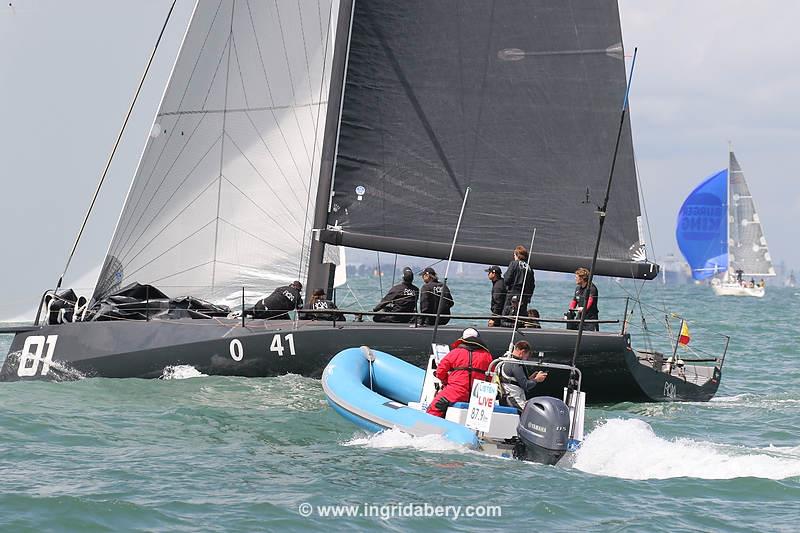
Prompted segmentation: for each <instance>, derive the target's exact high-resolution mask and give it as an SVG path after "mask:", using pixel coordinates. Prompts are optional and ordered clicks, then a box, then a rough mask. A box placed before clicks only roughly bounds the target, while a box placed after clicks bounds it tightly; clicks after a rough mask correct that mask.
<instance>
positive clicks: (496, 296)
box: [490, 277, 506, 326]
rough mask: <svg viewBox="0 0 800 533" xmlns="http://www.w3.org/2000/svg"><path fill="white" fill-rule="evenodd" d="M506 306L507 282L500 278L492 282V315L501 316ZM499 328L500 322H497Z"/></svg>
mask: <svg viewBox="0 0 800 533" xmlns="http://www.w3.org/2000/svg"><path fill="white" fill-rule="evenodd" d="M505 305H506V282H505V281H503V278H500V277H498V278H497V279H495V280H494V281H493V282H492V303H491V305H490V310H491V312H492V315H497V316H500V315H502V314H503V308H504V307H505ZM495 325H496V326H499V325H500V323H499V322H495Z"/></svg>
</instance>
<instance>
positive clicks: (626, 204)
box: [317, 0, 658, 279]
mask: <svg viewBox="0 0 800 533" xmlns="http://www.w3.org/2000/svg"><path fill="white" fill-rule="evenodd" d="M345 9H346V7H345ZM621 40H622V37H621V30H620V24H619V13H618V9H617V5H616V2H615V1H614V0H603V1H596V0H569V1H559V2H552V1H545V0H538V1H529V0H504V1H500V2H497V1H489V2H487V1H483V0H466V1H464V0H443V1H437V2H429V1H424V0H411V1H404V2H392V1H389V0H370V1H368V2H367V1H356V2H354V5H353V6H352V21H351V32H350V42H349V50H348V56H347V60H346V71H345V73H344V95H343V98H342V106H341V117H340V120H339V121H338V127H339V134H338V136H331V135H327V136H326V139H325V144H326V152H327V153H331V152H335V153H336V159H335V167H334V169H333V191H332V200H331V202H330V209H329V212H328V214H327V220H325V221H324V222H325V224H324V226H323V224H320V223H319V222H320V221H319V220H318V221H317V228H319V229H321V230H323V231H321V237H320V240H321V241H322V242H325V243H332V244H342V245H346V246H352V247H357V248H366V249H373V250H380V251H388V252H397V253H403V254H409V255H417V256H425V257H435V258H446V257H447V253H448V250H449V240H450V237H451V235H452V231H451V226H452V224H453V221H455V220H456V219H457V217H458V210H459V206H460V203H461V201H460V200H461V198H462V197H463V192H464V190H465V188H466V187H468V186H469V187H471V188H472V190H473V195H474V196H473V198H474V199H473V200H472V201H471V205H470V207H469V209H468V213H467V216H466V217H465V220H464V223H463V226H462V229H461V235H460V236H459V242H458V244H457V246H456V250H455V255H454V258H455V259H458V260H462V261H468V262H478V263H500V264H502V263H504V262H506V261H508V259H509V254H510V250H512V249H513V247H514V246H515V245H517V244H520V243H526V242H528V239H529V236H530V234H531V230H532V228H536V230H537V233H536V242H535V245H534V254H533V258H532V264H533V266H534V267H535V268H539V269H544V270H554V271H564V272H569V271H573V270H574V269H575V268H577V267H579V266H588V264H589V262H590V256H591V251H592V249H593V247H594V234H595V233H594V228H595V227H596V224H597V218H596V217H597V214H596V211H597V205H598V204H599V203H601V202H602V196H603V193H604V191H605V185H606V180H607V177H608V171H609V169H610V168H611V158H612V156H613V151H614V143H615V139H616V134H617V129H618V123H619V109H620V106H621V103H622V99H623V96H624V93H625V66H624V61H623V54H622V45H621ZM334 76H335V74H334ZM331 101H334V100H333V94H332V96H331ZM330 111H331V109H330V108H329V112H330ZM330 120H331V118H330V115H329V126H330ZM331 144H333V145H334V146H335V148H334V149H331V147H330V146H331ZM323 170H324V164H323ZM322 181H323V179H320V182H322ZM614 181H615V187H614V189H613V191H612V193H611V205H612V206H613V209H612V210H611V211H610V212H609V213H608V215H607V221H606V226H605V227H606V230H605V234H604V235H603V241H602V243H601V247H600V255H599V260H598V263H597V268H596V271H597V274H600V275H613V276H620V277H632V278H645V279H650V278H653V277H655V275H656V273H657V271H658V269H657V266H656V265H653V264H651V263H648V262H646V260H645V257H644V250H643V242H642V238H641V237H640V232H639V229H638V228H639V226H638V218H639V216H640V210H639V196H638V187H637V182H636V174H635V166H634V160H633V146H632V140H631V132H630V123H629V121H628V120H627V119H626V122H625V125H624V131H623V134H622V139H621V144H620V150H619V156H618V160H617V164H616V171H615V179H614Z"/></svg>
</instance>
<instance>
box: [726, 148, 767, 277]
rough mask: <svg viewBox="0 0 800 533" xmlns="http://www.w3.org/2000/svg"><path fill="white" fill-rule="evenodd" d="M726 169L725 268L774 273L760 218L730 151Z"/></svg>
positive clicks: (739, 167)
mask: <svg viewBox="0 0 800 533" xmlns="http://www.w3.org/2000/svg"><path fill="white" fill-rule="evenodd" d="M728 172H729V181H728V206H729V207H728V215H729V216H728V271H729V272H731V273H735V272H736V271H737V270H741V271H742V272H743V273H744V274H745V275H748V276H774V275H775V269H774V268H773V266H772V258H771V257H770V255H769V248H768V247H767V239H766V238H765V237H764V231H763V229H762V228H761V220H760V219H759V218H758V213H757V212H756V206H755V202H753V196H752V195H751V194H750V189H749V188H748V187H747V182H746V181H745V179H744V172H742V167H741V166H739V162H738V161H737V160H736V156H735V155H734V154H733V151H731V152H730V165H729V167H728Z"/></svg>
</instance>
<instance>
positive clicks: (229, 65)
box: [94, 0, 335, 301]
mask: <svg viewBox="0 0 800 533" xmlns="http://www.w3.org/2000/svg"><path fill="white" fill-rule="evenodd" d="M331 14H332V13H331V0H294V1H291V2H289V1H279V2H251V1H239V0H201V1H200V2H199V3H198V5H197V7H196V9H195V12H194V15H193V18H192V21H191V24H190V26H189V29H188V31H187V34H186V37H185V40H184V43H183V46H182V48H181V51H180V54H179V56H178V59H177V62H176V64H175V68H174V71H173V73H172V76H171V79H170V82H169V85H168V87H167V89H166V91H165V94H164V97H163V100H162V103H161V107H160V109H159V111H158V115H157V117H156V119H155V122H154V125H153V128H152V133H151V135H150V139H149V141H148V144H147V147H146V149H145V151H144V154H143V156H142V159H141V161H140V163H139V167H138V169H137V172H136V175H135V178H134V180H133V183H132V186H131V189H130V192H129V194H128V197H127V200H126V202H125V207H124V209H123V211H122V214H121V216H120V220H119V222H118V225H117V228H116V231H115V233H114V237H113V239H112V241H111V245H110V247H109V252H108V255H107V257H106V260H105V264H104V268H103V270H102V273H101V275H100V278H99V280H98V283H97V287H96V289H95V293H94V299H99V298H102V297H103V296H104V295H106V294H108V293H109V292H111V291H113V290H115V289H116V288H118V287H120V286H122V285H125V284H127V283H130V282H133V281H138V282H140V283H149V284H153V285H156V286H158V287H160V288H162V289H163V290H164V292H166V293H167V294H170V295H172V296H177V295H183V294H191V295H193V296H196V297H200V298H204V299H207V300H211V301H225V300H236V299H238V298H239V297H240V295H241V291H242V287H243V286H244V287H246V288H247V290H248V292H250V291H252V292H256V293H258V292H265V291H266V290H268V289H270V288H273V287H275V286H277V285H279V284H282V283H285V282H288V281H291V280H293V279H296V278H298V277H299V276H300V275H302V271H303V270H304V269H305V266H302V265H303V264H304V261H303V258H304V257H305V256H307V253H308V249H307V248H308V243H309V242H310V231H311V218H310V217H311V214H312V213H313V209H314V205H313V204H314V200H315V196H316V183H317V174H318V168H319V154H320V150H321V148H320V147H321V142H322V138H321V137H322V131H323V129H324V119H325V113H326V103H327V102H326V99H327V94H328V80H329V77H330V73H329V69H330V59H331V55H332V54H331V51H332V49H333V35H332V32H333V27H332V25H331V23H330V21H331ZM334 19H335V17H334Z"/></svg>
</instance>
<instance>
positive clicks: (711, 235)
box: [676, 149, 775, 298]
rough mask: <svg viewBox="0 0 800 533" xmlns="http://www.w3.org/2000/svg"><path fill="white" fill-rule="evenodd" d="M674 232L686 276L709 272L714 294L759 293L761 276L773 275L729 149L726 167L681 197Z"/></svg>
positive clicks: (746, 190)
mask: <svg viewBox="0 0 800 533" xmlns="http://www.w3.org/2000/svg"><path fill="white" fill-rule="evenodd" d="M676 238H677V240H678V246H679V247H680V249H681V252H682V253H683V255H684V257H685V258H686V261H687V262H688V263H689V265H690V266H691V267H692V277H694V279H696V280H702V279H707V278H712V280H711V287H712V289H713V290H714V293H715V294H716V295H718V296H754V297H756V298H762V297H763V296H764V294H765V283H764V280H763V278H765V277H769V276H775V269H774V268H773V266H772V258H771V257H770V254H769V248H768V247H767V240H766V238H765V237H764V231H763V228H762V227H761V220H760V219H759V217H758V213H757V212H756V207H755V202H754V201H753V196H752V195H751V194H750V189H749V188H748V186H747V182H746V181H745V178H744V172H743V171H742V167H741V166H740V165H739V162H738V161H737V160H736V156H735V155H734V153H733V150H732V149H731V150H730V159H729V164H728V168H727V169H725V170H721V171H719V172H717V173H716V174H714V175H713V176H711V177H710V178H708V179H707V180H705V181H704V182H703V183H701V184H700V185H699V186H698V187H697V188H696V189H695V190H693V191H692V193H691V194H690V195H689V197H688V198H687V199H686V201H685V202H684V203H683V206H682V207H681V210H680V213H679V215H678V227H677V230H676ZM756 278H758V279H756Z"/></svg>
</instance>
